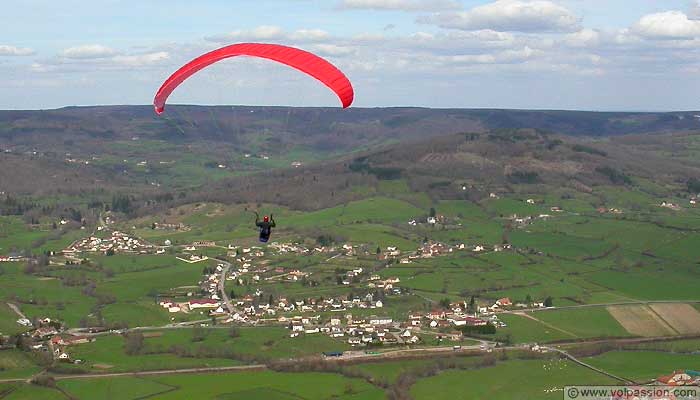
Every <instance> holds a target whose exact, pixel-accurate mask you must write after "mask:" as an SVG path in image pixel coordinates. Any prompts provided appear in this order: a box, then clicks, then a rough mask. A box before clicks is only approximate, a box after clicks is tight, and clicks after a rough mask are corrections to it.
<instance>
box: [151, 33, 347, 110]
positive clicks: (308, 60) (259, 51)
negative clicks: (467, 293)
mask: <svg viewBox="0 0 700 400" xmlns="http://www.w3.org/2000/svg"><path fill="white" fill-rule="evenodd" d="M237 56H251V57H260V58H266V59H268V60H273V61H277V62H279V63H282V64H285V65H288V66H290V67H292V68H296V69H298V70H299V71H301V72H304V73H306V74H308V75H311V76H312V77H314V78H316V79H317V80H319V81H321V82H322V83H323V84H325V85H326V86H328V87H329V88H330V89H331V90H332V91H333V92H335V94H336V95H338V98H339V99H340V101H341V103H342V104H343V108H347V107H350V105H351V104H352V101H353V99H354V97H355V93H354V91H353V89H352V84H351V83H350V80H348V78H347V77H346V76H345V74H343V73H342V72H341V71H340V70H339V69H338V68H336V67H335V66H334V65H333V64H331V63H330V62H328V61H326V60H324V59H323V58H321V57H319V56H317V55H315V54H311V53H309V52H307V51H304V50H300V49H297V48H294V47H288V46H282V45H278V44H267V43H240V44H233V45H230V46H226V47H222V48H220V49H217V50H214V51H211V52H209V53H207V54H204V55H202V56H199V57H197V58H195V59H194V60H192V61H190V62H189V63H187V64H185V65H184V66H182V67H181V68H180V69H178V70H177V71H175V73H174V74H172V75H171V76H170V77H169V78H168V79H167V80H166V81H165V83H163V86H161V87H160V89H158V93H156V97H155V98H154V99H153V106H154V107H155V110H156V113H157V114H161V113H162V112H163V110H164V109H165V102H166V101H167V99H168V96H170V94H171V93H172V92H173V91H174V90H175V88H177V87H178V86H179V85H180V84H181V83H182V82H184V81H185V80H186V79H187V78H189V77H190V76H192V75H194V74H195V73H197V72H198V71H199V70H201V69H204V68H206V67H208V66H209V65H211V64H213V63H215V62H218V61H221V60H223V59H226V58H231V57H237Z"/></svg>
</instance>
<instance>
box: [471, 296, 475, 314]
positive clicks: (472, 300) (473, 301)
mask: <svg viewBox="0 0 700 400" xmlns="http://www.w3.org/2000/svg"><path fill="white" fill-rule="evenodd" d="M474 311H476V299H474V296H472V297H471V298H470V299H469V312H470V313H474Z"/></svg>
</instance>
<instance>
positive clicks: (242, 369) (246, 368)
mask: <svg viewBox="0 0 700 400" xmlns="http://www.w3.org/2000/svg"><path fill="white" fill-rule="evenodd" d="M264 369H267V367H266V366H265V365H261V364H255V365H237V366H233V367H211V368H185V369H162V370H156V371H141V372H113V373H104V374H79V375H51V376H53V377H54V379H56V380H57V381H62V380H69V379H97V378H115V377H119V376H148V375H170V374H191V373H197V374H202V373H207V372H245V371H261V370H264ZM32 378H33V377H32ZM32 378H24V379H17V378H13V379H0V383H11V382H27V381H30V380H31V379H32Z"/></svg>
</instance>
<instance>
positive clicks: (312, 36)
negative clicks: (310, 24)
mask: <svg viewBox="0 0 700 400" xmlns="http://www.w3.org/2000/svg"><path fill="white" fill-rule="evenodd" d="M329 36H330V35H329V34H328V32H326V31H324V30H321V29H299V30H297V31H295V32H294V33H292V34H291V35H289V37H290V39H292V40H301V41H322V40H326V39H328V38H329Z"/></svg>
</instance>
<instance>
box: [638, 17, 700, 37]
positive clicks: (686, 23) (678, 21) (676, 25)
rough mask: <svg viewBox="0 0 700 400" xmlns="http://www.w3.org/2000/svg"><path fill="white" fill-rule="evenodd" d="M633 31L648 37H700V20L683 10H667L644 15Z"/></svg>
mask: <svg viewBox="0 0 700 400" xmlns="http://www.w3.org/2000/svg"><path fill="white" fill-rule="evenodd" d="M631 31H632V32H633V33H635V34H637V35H639V36H642V37H645V38H648V39H693V38H700V20H693V19H690V18H688V15H686V14H684V13H683V12H681V11H666V12H661V13H656V14H649V15H645V16H643V17H642V18H641V19H640V20H639V21H638V22H637V23H636V24H635V25H634V26H633V27H632V29H631Z"/></svg>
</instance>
